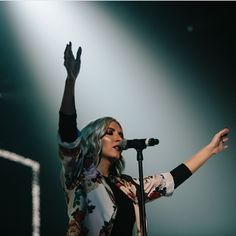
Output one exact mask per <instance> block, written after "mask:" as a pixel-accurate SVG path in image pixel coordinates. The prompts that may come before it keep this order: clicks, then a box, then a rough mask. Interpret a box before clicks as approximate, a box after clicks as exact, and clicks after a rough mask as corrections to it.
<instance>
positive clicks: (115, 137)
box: [101, 121, 124, 161]
mask: <svg viewBox="0 0 236 236" xmlns="http://www.w3.org/2000/svg"><path fill="white" fill-rule="evenodd" d="M123 138H124V137H123V131H122V128H121V127H120V125H119V124H117V123H116V122H114V121H113V122H111V123H110V124H109V126H108V127H107V129H106V133H105V135H104V136H103V137H102V139H101V140H102V158H106V159H108V160H110V161H115V160H118V159H119V158H120V157H121V151H120V150H119V143H120V141H121V140H122V139H123Z"/></svg>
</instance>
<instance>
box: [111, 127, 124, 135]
mask: <svg viewBox="0 0 236 236" xmlns="http://www.w3.org/2000/svg"><path fill="white" fill-rule="evenodd" d="M107 129H111V130H112V131H116V130H115V129H114V128H112V127H108V128H107ZM118 133H119V134H120V135H122V136H124V133H123V132H122V131H120V132H118Z"/></svg>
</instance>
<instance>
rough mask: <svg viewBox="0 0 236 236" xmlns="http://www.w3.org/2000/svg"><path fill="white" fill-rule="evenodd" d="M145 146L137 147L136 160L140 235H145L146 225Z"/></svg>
mask: <svg viewBox="0 0 236 236" xmlns="http://www.w3.org/2000/svg"><path fill="white" fill-rule="evenodd" d="M144 148H145V147H140V148H137V149H136V151H137V161H138V169H139V182H140V188H139V194H140V199H139V213H140V225H141V234H142V236H147V227H146V212H145V202H144V184H143V163H142V161H143V153H142V151H143V149H144Z"/></svg>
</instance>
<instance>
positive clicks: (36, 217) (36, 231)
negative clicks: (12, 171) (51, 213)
mask: <svg viewBox="0 0 236 236" xmlns="http://www.w3.org/2000/svg"><path fill="white" fill-rule="evenodd" d="M0 157H3V158H5V159H7V160H9V161H14V162H17V163H20V164H22V165H24V166H27V167H30V168H31V169H32V174H33V179H32V236H39V235H40V185H39V171H40V164H39V163H38V162H36V161H33V160H31V159H29V158H25V157H23V156H20V155H18V154H16V153H13V152H9V151H6V150H3V149H0Z"/></svg>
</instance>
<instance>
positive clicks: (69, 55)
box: [64, 42, 74, 60]
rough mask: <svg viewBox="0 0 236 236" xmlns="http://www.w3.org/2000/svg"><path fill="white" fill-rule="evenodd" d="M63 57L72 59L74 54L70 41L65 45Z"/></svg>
mask: <svg viewBox="0 0 236 236" xmlns="http://www.w3.org/2000/svg"><path fill="white" fill-rule="evenodd" d="M64 59H65V60H66V59H69V60H70V59H74V55H73V52H72V43H71V42H69V43H68V44H67V45H66V48H65V51H64Z"/></svg>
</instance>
